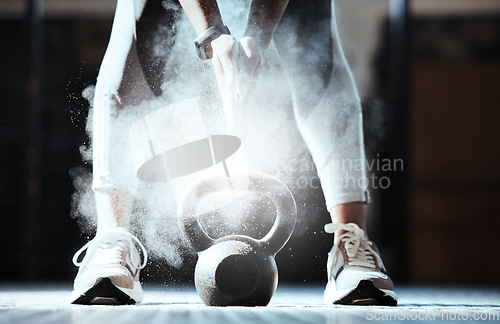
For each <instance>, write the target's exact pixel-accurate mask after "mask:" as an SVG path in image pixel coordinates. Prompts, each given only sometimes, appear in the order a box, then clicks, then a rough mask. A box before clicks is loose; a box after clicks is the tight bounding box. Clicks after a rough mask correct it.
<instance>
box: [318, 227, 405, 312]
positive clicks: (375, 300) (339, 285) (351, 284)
mask: <svg viewBox="0 0 500 324" xmlns="http://www.w3.org/2000/svg"><path fill="white" fill-rule="evenodd" d="M337 230H344V231H346V232H345V233H344V234H342V235H340V236H339V237H338V238H336V240H335V244H334V246H333V248H332V251H331V252H330V253H329V254H328V262H327V275H328V284H327V285H326V289H325V294H324V301H325V303H328V304H332V303H333V304H343V305H386V306H392V305H396V304H397V296H396V294H395V293H394V286H393V284H392V281H391V279H390V278H389V276H388V275H387V273H386V270H385V267H384V264H383V263H382V259H381V258H380V256H379V253H378V251H377V248H376V247H375V245H374V244H373V243H372V242H371V241H369V240H368V238H367V237H366V236H365V232H364V231H363V230H362V229H361V228H359V226H358V225H356V224H354V223H349V224H333V223H330V224H326V225H325V231H326V232H327V233H334V232H335V231H337Z"/></svg>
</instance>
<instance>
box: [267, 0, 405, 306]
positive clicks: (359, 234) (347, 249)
mask: <svg viewBox="0 0 500 324" xmlns="http://www.w3.org/2000/svg"><path fill="white" fill-rule="evenodd" d="M320 3H321V5H320V4H319V3H317V6H314V8H310V6H308V4H307V3H306V2H305V1H303V2H299V1H296V2H294V3H293V5H292V3H290V4H291V5H292V7H290V8H288V9H290V11H289V14H288V15H287V16H285V19H284V21H283V26H282V30H281V31H280V29H278V30H277V34H275V35H276V37H275V41H276V43H277V47H278V49H285V50H284V51H282V52H281V53H280V54H281V57H282V61H283V65H284V66H285V69H286V70H287V74H288V76H289V80H290V84H291V88H292V94H293V104H294V113H295V118H296V121H297V124H298V127H299V130H300V132H301V134H302V136H303V137H304V140H305V142H306V143H307V145H308V148H309V150H310V152H311V155H312V157H313V160H314V162H315V164H316V167H317V170H318V176H319V178H320V180H321V185H322V188H323V192H324V195H325V200H326V205H327V209H328V210H329V211H330V215H331V218H332V222H333V223H331V224H327V225H326V226H325V231H326V232H328V233H334V234H335V241H334V246H333V248H332V251H331V252H330V255H329V257H328V262H327V273H328V284H327V286H326V289H325V301H326V302H327V303H338V304H383V305H394V304H395V303H396V295H395V294H394V291H393V285H392V282H391V280H390V279H389V277H388V276H387V275H386V273H385V272H386V271H385V268H384V265H383V263H382V260H381V259H380V257H379V255H378V251H377V249H376V247H375V246H374V245H373V243H372V242H370V241H369V240H368V238H367V237H366V235H365V231H364V229H365V207H364V203H365V202H367V200H368V193H367V181H366V177H365V155H364V146H363V129H362V115H361V104H360V99H359V96H358V93H357V89H356V86H355V83H354V79H353V77H352V74H351V71H350V69H349V66H348V64H347V60H346V58H345V55H344V53H343V50H342V47H341V44H340V39H339V35H338V31H337V25H336V21H335V11H334V7H333V3H332V4H331V5H330V2H329V1H321V2H320ZM288 9H287V10H288ZM289 28H292V29H293V30H294V32H293V33H291V34H295V35H296V37H297V40H294V39H292V42H289V40H290V39H291V38H292V37H289V36H288V35H287V34H290V32H289ZM294 44H298V45H296V46H295V48H294ZM291 48H293V50H291Z"/></svg>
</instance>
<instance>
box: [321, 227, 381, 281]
mask: <svg viewBox="0 0 500 324" xmlns="http://www.w3.org/2000/svg"><path fill="white" fill-rule="evenodd" d="M338 230H344V231H346V232H345V233H344V234H342V235H340V236H339V237H338V239H336V240H335V241H336V242H335V244H334V245H333V248H332V253H335V251H336V250H337V248H338V246H339V245H340V244H341V243H342V242H345V249H346V253H347V257H348V260H347V263H348V264H349V265H353V266H360V267H365V268H369V269H375V268H376V267H377V266H376V265H375V260H374V259H373V258H374V256H377V253H376V252H375V251H374V250H373V248H372V247H371V246H370V244H368V241H367V240H366V239H364V235H365V231H363V230H362V229H361V228H359V226H358V225H356V224H354V223H349V224H339V223H329V224H326V225H325V232H327V233H330V234H332V233H334V232H335V231H338ZM334 265H335V262H332V269H330V273H332V271H333V267H334Z"/></svg>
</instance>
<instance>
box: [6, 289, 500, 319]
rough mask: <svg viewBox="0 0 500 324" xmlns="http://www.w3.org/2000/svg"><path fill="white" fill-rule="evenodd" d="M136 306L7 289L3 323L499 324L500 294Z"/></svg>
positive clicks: (169, 292)
mask: <svg viewBox="0 0 500 324" xmlns="http://www.w3.org/2000/svg"><path fill="white" fill-rule="evenodd" d="M144 290H145V291H144V293H145V294H144V301H143V302H142V303H141V304H138V305H133V306H81V305H71V304H68V297H69V293H70V291H71V286H69V285H60V284H59V285H56V284H52V285H51V284H48V283H45V284H39V285H34V284H5V283H4V284H1V285H0V323H20V324H24V323H37V324H42V323H120V324H124V323H148V324H156V323H162V324H164V323H203V324H210V323H238V324H244V323H273V324H275V323H357V322H373V321H380V322H388V321H389V322H406V321H421V322H433V321H445V322H457V321H461V322H464V321H466V322H474V321H477V322H481V323H486V322H500V289H498V288H485V287H480V288H474V287H466V288H464V287H435V286H433V287H416V286H397V287H396V292H397V293H398V296H399V305H398V306H397V307H381V306H370V307H365V306H333V305H324V304H323V303H322V292H323V287H322V286H320V285H315V286H287V285H280V286H279V287H278V291H277V292H276V294H275V295H274V297H273V299H272V300H271V303H270V304H269V306H267V307H255V308H251V307H206V306H205V305H204V304H203V303H202V302H201V301H200V299H199V297H198V295H197V293H196V291H195V289H194V287H181V286H169V287H163V286H154V285H145V287H144Z"/></svg>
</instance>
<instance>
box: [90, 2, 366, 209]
mask: <svg viewBox="0 0 500 324" xmlns="http://www.w3.org/2000/svg"><path fill="white" fill-rule="evenodd" d="M152 2H156V3H160V1H152ZM301 2H302V3H303V4H300V3H301ZM148 6H149V3H148V4H146V0H135V1H134V2H132V1H118V2H117V8H116V14H115V18H114V22H113V29H112V33H111V38H110V41H109V45H108V48H107V50H106V54H105V56H104V59H103V62H102V65H101V68H100V71H99V76H98V79H97V84H96V90H95V97H94V107H93V123H92V127H93V129H92V145H93V177H94V178H93V189H94V191H97V192H106V191H108V190H110V189H113V188H118V189H122V190H126V191H129V192H131V193H134V192H135V190H136V187H137V178H136V176H135V173H134V167H133V165H132V162H131V159H130V157H129V156H125V155H124V156H120V154H123V153H122V152H124V150H127V149H128V145H129V144H128V129H124V127H123V124H120V125H117V124H116V123H114V122H113V121H114V116H115V113H116V111H115V110H116V109H120V108H122V107H124V106H131V105H138V104H139V103H140V102H141V101H143V100H147V99H153V98H154V97H155V95H157V94H155V93H154V89H157V88H158V87H156V88H155V87H154V86H152V83H153V81H151V80H152V78H151V77H150V76H149V77H148V72H149V73H151V70H153V69H151V68H148V69H147V71H146V69H145V68H144V66H143V65H144V60H142V61H141V57H140V54H139V52H138V49H137V48H138V45H137V44H138V43H140V41H141V39H140V35H138V33H137V29H138V28H139V27H138V26H139V25H140V24H143V23H144V22H146V23H145V24H146V25H147V23H148V21H147V20H148V19H147V15H148V14H149V11H151V12H153V11H154V12H156V13H157V12H158V8H149V7H148ZM151 7H153V6H151ZM311 7H312V8H311ZM304 8H307V9H304ZM160 9H161V8H160ZM300 15H313V16H314V19H307V17H306V18H304V17H302V18H304V19H297V17H298V16H300ZM155 17H156V18H154V19H158V17H161V16H158V15H156V16H155ZM149 23H150V24H151V26H153V25H154V24H153V23H152V22H149ZM143 27H144V26H142V27H141V28H143ZM146 28H147V27H146ZM143 29H144V28H143ZM290 31H292V33H293V34H294V35H295V36H294V37H291V36H290ZM176 41H181V40H176ZM182 41H184V40H182ZM189 41H190V42H191V40H189ZM274 42H275V44H276V48H277V49H278V52H279V55H280V57H281V61H282V65H283V66H284V69H285V72H286V75H287V77H288V79H289V81H290V82H289V83H290V85H291V90H292V91H291V92H292V101H293V106H294V115H295V119H296V122H297V125H298V129H299V130H300V133H301V134H302V136H303V138H304V141H305V142H306V144H307V146H308V148H309V150H310V153H311V156H312V157H313V160H314V163H315V165H316V169H317V172H318V176H319V178H320V181H321V185H322V188H323V192H324V195H325V200H326V205H327V208H328V210H330V209H331V208H332V207H334V206H336V205H339V204H342V203H347V202H366V201H367V197H368V195H367V183H366V182H367V181H365V180H366V178H365V174H366V170H365V155H364V146H363V128H362V115H361V104H360V99H359V96H358V93H357V90H356V86H355V84H354V80H353V77H352V74H351V71H350V69H349V67H348V64H347V61H346V58H345V55H344V53H343V51H342V47H341V44H340V41H339V35H338V30H337V26H336V21H335V11H334V5H333V1H332V2H330V1H329V0H325V1H322V2H321V1H318V3H317V4H316V2H315V5H314V6H311V3H310V2H307V3H306V1H291V2H290V4H289V7H288V8H287V11H286V12H285V15H284V16H283V19H282V21H281V22H280V26H278V28H277V30H276V33H275V36H274ZM146 47H147V46H146ZM291 48H293V49H294V50H290V49H291ZM280 49H284V50H280ZM193 51H194V47H193ZM313 53H314V54H315V55H313ZM297 62H303V64H297ZM141 63H142V65H141ZM153 79H154V77H153Z"/></svg>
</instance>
